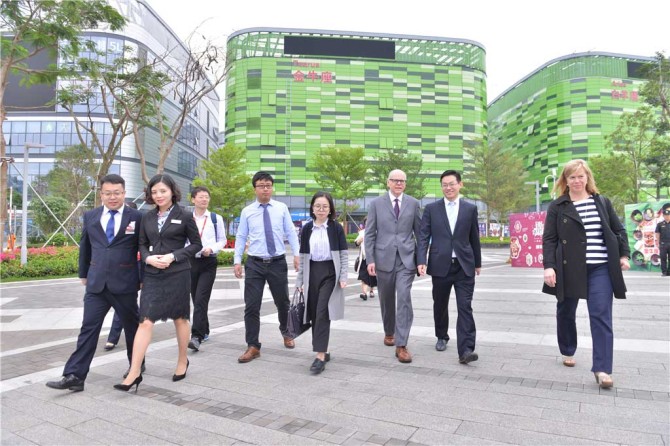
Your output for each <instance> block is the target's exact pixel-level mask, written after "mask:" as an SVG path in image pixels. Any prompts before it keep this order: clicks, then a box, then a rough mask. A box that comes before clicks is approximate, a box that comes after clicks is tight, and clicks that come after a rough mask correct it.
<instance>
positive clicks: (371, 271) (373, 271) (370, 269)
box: [368, 263, 377, 276]
mask: <svg viewBox="0 0 670 446" xmlns="http://www.w3.org/2000/svg"><path fill="white" fill-rule="evenodd" d="M368 274H370V275H371V276H376V275H377V269H376V268H375V264H374V263H370V264H368Z"/></svg>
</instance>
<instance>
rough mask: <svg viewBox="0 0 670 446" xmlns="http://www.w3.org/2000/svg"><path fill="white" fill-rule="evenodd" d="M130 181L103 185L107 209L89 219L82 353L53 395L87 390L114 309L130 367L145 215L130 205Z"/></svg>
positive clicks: (83, 262) (83, 249)
mask: <svg viewBox="0 0 670 446" xmlns="http://www.w3.org/2000/svg"><path fill="white" fill-rule="evenodd" d="M125 185H126V183H125V181H124V179H123V178H122V177H121V176H119V175H114V174H110V175H106V176H104V177H103V178H102V179H101V180H100V199H101V201H102V206H100V207H98V208H95V209H93V210H91V211H88V212H86V213H85V214H84V224H83V230H82V234H81V241H80V242H79V278H80V279H81V283H82V284H83V285H85V286H86V293H85V295H84V317H83V321H82V325H81V330H80V331H79V337H78V338H77V348H76V349H75V351H74V353H72V355H71V356H70V359H68V361H67V363H66V364H65V368H64V370H63V377H62V378H61V379H60V380H59V381H49V382H47V386H48V387H51V388H52V389H59V390H66V389H68V390H72V391H75V392H80V391H82V390H84V381H85V380H86V376H87V375H88V372H89V369H90V367H91V361H93V356H94V355H95V348H96V346H97V344H98V337H99V336H100V330H101V329H102V324H103V322H104V320H105V316H106V315H107V313H108V312H109V309H110V308H111V307H113V308H114V311H115V312H116V314H117V315H119V318H120V319H121V322H122V323H123V329H124V331H125V333H126V347H127V354H128V362H130V358H131V357H132V348H133V342H134V340H135V333H136V331H137V325H138V309H137V291H138V290H139V289H140V280H141V279H140V271H139V268H138V267H137V251H138V242H139V233H140V221H141V219H142V214H140V212H139V211H138V210H136V209H132V208H130V207H128V206H126V205H125V196H126V190H125Z"/></svg>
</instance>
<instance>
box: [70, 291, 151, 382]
mask: <svg viewBox="0 0 670 446" xmlns="http://www.w3.org/2000/svg"><path fill="white" fill-rule="evenodd" d="M112 307H113V308H114V311H115V312H116V314H118V315H119V318H120V319H121V322H122V324H123V329H124V330H125V332H126V350H127V354H128V362H129V363H130V359H131V357H132V355H133V342H134V341H135V333H136V332H137V325H138V323H139V320H138V317H137V315H138V309H137V292H135V293H130V294H113V293H111V292H110V291H109V290H108V289H107V287H105V289H104V290H103V291H102V292H101V293H89V292H87V293H86V294H85V295H84V318H83V321H82V323H81V330H80V331H79V337H78V338H77V348H76V349H75V351H74V353H72V355H71V356H70V359H68V361H67V363H66V364H65V369H64V370H63V375H69V374H74V375H75V376H76V377H78V378H80V379H86V376H87V375H88V371H89V369H90V367H91V361H93V356H95V348H96V347H97V345H98V337H99V336H100V330H101V329H102V323H103V322H104V320H105V316H106V315H107V313H108V312H109V309H110V308H112Z"/></svg>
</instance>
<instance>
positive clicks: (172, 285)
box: [140, 269, 191, 322]
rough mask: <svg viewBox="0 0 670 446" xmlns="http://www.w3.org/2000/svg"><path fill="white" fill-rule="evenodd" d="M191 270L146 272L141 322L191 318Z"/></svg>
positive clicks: (142, 294) (141, 304) (141, 305)
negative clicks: (158, 272)
mask: <svg viewBox="0 0 670 446" xmlns="http://www.w3.org/2000/svg"><path fill="white" fill-rule="evenodd" d="M190 296H191V270H188V269H185V270H183V271H179V272H176V273H170V274H145V275H144V284H143V285H142V293H141V294H140V322H142V321H144V320H145V319H149V320H150V321H151V322H156V321H159V320H160V321H166V320H168V319H172V320H174V319H186V320H188V319H190V316H191V297H190Z"/></svg>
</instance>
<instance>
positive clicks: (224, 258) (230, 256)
mask: <svg viewBox="0 0 670 446" xmlns="http://www.w3.org/2000/svg"><path fill="white" fill-rule="evenodd" d="M234 257H235V253H234V252H233V251H221V252H219V254H218V255H217V256H216V264H217V265H218V266H233V261H234ZM246 260H247V255H246V254H244V255H243V256H242V263H244V262H245V261H246Z"/></svg>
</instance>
